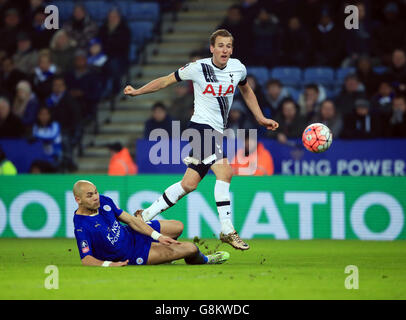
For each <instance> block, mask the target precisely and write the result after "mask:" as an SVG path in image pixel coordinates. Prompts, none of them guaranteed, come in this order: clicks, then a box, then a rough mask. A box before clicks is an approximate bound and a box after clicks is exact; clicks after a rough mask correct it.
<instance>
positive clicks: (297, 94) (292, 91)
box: [286, 87, 300, 103]
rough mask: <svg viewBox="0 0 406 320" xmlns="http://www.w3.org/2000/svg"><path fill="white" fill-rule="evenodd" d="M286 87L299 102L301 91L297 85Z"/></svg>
mask: <svg viewBox="0 0 406 320" xmlns="http://www.w3.org/2000/svg"><path fill="white" fill-rule="evenodd" d="M286 89H287V90H288V92H289V95H290V97H291V98H292V99H293V100H295V102H296V103H297V102H298V100H299V96H300V91H299V90H298V89H296V88H295V87H286Z"/></svg>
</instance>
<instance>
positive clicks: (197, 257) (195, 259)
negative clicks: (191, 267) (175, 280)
mask: <svg viewBox="0 0 406 320" xmlns="http://www.w3.org/2000/svg"><path fill="white" fill-rule="evenodd" d="M196 248H197V252H196V254H194V255H193V256H191V257H186V258H185V262H186V263H187V264H206V263H207V261H209V258H207V257H206V256H205V255H204V254H203V253H201V252H200V250H199V247H198V246H196Z"/></svg>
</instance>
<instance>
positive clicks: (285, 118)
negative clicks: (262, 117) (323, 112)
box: [267, 98, 305, 144]
mask: <svg viewBox="0 0 406 320" xmlns="http://www.w3.org/2000/svg"><path fill="white" fill-rule="evenodd" d="M275 121H277V122H278V123H279V128H278V130H276V131H268V132H267V135H268V136H269V137H271V138H274V137H275V136H276V138H277V140H278V141H279V142H280V143H282V144H287V143H288V139H295V138H300V137H301V135H302V132H303V130H304V128H305V121H304V120H303V118H302V117H301V116H300V114H299V107H298V106H297V105H296V103H295V101H293V100H292V99H290V98H287V99H285V100H284V101H283V102H282V105H281V112H280V113H278V114H277V115H276V117H275Z"/></svg>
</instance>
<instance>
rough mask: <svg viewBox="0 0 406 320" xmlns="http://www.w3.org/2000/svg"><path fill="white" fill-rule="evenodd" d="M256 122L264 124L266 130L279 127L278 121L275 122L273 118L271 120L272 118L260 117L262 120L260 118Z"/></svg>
mask: <svg viewBox="0 0 406 320" xmlns="http://www.w3.org/2000/svg"><path fill="white" fill-rule="evenodd" d="M258 122H259V124H260V125H261V126H264V127H266V128H267V129H268V130H272V131H274V130H276V129H278V127H279V123H278V122H276V121H275V120H272V119H267V118H264V119H262V120H260V121H258Z"/></svg>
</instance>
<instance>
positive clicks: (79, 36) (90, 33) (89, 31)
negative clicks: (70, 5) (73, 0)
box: [63, 4, 105, 50]
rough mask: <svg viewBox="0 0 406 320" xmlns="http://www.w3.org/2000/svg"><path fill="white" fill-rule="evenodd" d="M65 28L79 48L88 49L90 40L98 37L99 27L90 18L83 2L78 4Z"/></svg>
mask: <svg viewBox="0 0 406 320" xmlns="http://www.w3.org/2000/svg"><path fill="white" fill-rule="evenodd" d="M101 5H105V4H101ZM63 29H64V30H65V31H66V32H67V33H68V35H69V38H71V39H73V40H74V41H75V42H76V44H77V46H78V47H79V48H82V49H84V50H86V49H87V48H88V45H89V41H90V40H91V39H93V38H94V37H96V35H97V33H98V29H99V27H98V26H97V23H96V22H95V21H93V20H92V19H91V18H90V16H89V14H88V13H87V12H86V8H85V7H84V6H83V4H76V5H75V7H74V9H73V14H72V17H71V19H70V20H69V21H67V22H66V23H65V24H64V25H63Z"/></svg>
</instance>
